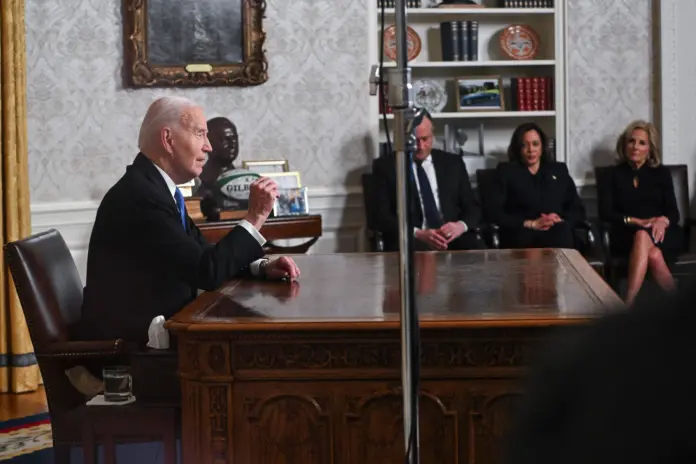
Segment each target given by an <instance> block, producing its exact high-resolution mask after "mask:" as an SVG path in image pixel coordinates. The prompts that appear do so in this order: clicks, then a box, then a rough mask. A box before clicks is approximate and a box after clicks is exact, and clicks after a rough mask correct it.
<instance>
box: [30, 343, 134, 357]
mask: <svg viewBox="0 0 696 464" xmlns="http://www.w3.org/2000/svg"><path fill="white" fill-rule="evenodd" d="M132 348H134V347H132V346H131V345H130V344H128V343H126V342H125V340H122V339H120V338H119V339H116V340H87V341H68V342H56V343H51V344H50V345H49V346H48V347H46V348H45V349H42V350H41V351H37V353H36V355H37V356H42V357H51V358H66V359H68V358H100V357H104V356H113V355H118V354H125V353H128V352H129V350H131V349H132Z"/></svg>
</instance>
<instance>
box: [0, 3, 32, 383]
mask: <svg viewBox="0 0 696 464" xmlns="http://www.w3.org/2000/svg"><path fill="white" fill-rule="evenodd" d="M0 63H1V64H0V66H1V67H2V72H0V148H1V150H2V151H1V154H2V165H1V172H0V205H1V207H2V214H1V215H0V224H1V225H2V227H1V228H0V230H1V231H2V234H3V243H7V242H11V241H14V240H17V239H20V238H23V237H26V236H27V235H29V234H30V233H31V225H30V218H31V216H30V210H29V170H28V150H27V123H26V119H27V118H26V43H25V27H24V0H1V1H0ZM0 256H1V257H0V260H2V262H1V263H0V272H1V273H2V274H1V276H2V278H1V279H0V391H2V392H15V393H20V392H27V391H33V390H36V389H37V388H38V386H39V384H40V383H41V375H40V373H39V368H38V365H37V364H36V357H35V356H34V348H33V347H32V344H31V339H30V338H29V332H28V330H27V324H26V321H25V320H24V313H23V312H22V307H21V305H20V304H19V299H18V297H17V293H16V291H15V288H14V283H13V282H12V276H11V275H10V273H9V270H8V269H7V264H6V263H5V259H4V256H3V255H2V254H0Z"/></svg>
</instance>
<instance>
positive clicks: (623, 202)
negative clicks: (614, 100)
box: [599, 121, 684, 303]
mask: <svg viewBox="0 0 696 464" xmlns="http://www.w3.org/2000/svg"><path fill="white" fill-rule="evenodd" d="M657 139H658V133H657V129H656V128H655V126H653V125H652V124H651V123H649V122H645V121H634V122H632V123H631V124H629V125H628V127H627V128H626V130H625V131H624V132H623V133H622V134H621V135H620V136H619V139H618V141H617V143H616V151H617V153H618V155H619V164H618V165H617V166H616V167H615V168H614V169H613V170H612V173H611V183H610V188H609V189H608V191H607V192H605V193H604V194H605V195H606V196H607V197H608V198H607V199H605V200H603V201H602V204H600V205H599V213H600V218H601V219H602V220H603V221H605V222H608V223H609V224H610V225H611V237H612V240H611V253H612V255H617V256H626V257H628V290H627V294H626V301H627V302H628V303H631V302H633V300H634V299H635V297H636V295H637V294H638V291H639V290H640V287H641V286H642V285H643V281H644V279H645V274H646V273H647V270H648V269H650V272H651V273H652V275H653V277H654V278H655V281H656V282H657V283H658V285H660V287H662V288H663V289H665V290H672V289H673V288H674V279H673V278H672V274H671V272H670V270H669V267H668V263H670V262H672V261H673V260H674V259H676V256H677V254H678V253H679V251H680V250H681V248H682V243H683V239H684V237H683V232H682V229H681V227H679V224H678V222H679V209H678V207H677V200H676V197H675V195H674V186H673V185H672V176H671V175H670V173H669V170H668V169H667V168H666V167H664V166H662V165H661V164H660V151H659V149H658V140H657Z"/></svg>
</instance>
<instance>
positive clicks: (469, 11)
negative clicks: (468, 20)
mask: <svg viewBox="0 0 696 464" xmlns="http://www.w3.org/2000/svg"><path fill="white" fill-rule="evenodd" d="M555 12H556V10H555V9H554V8H407V9H406V14H407V15H414V16H509V15H530V14H536V15H552V14H554V13H555ZM379 14H380V12H379V11H378V12H377V15H379ZM384 14H385V15H394V14H395V10H394V8H385V9H384Z"/></svg>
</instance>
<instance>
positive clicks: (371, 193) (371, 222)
mask: <svg viewBox="0 0 696 464" xmlns="http://www.w3.org/2000/svg"><path fill="white" fill-rule="evenodd" d="M360 180H361V182H362V189H363V206H364V208H365V222H366V224H365V225H366V226H367V228H368V230H373V231H374V230H377V218H376V216H375V215H376V214H377V211H376V209H375V189H374V186H373V182H374V174H372V173H371V172H366V173H363V174H362V176H361V178H360Z"/></svg>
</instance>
